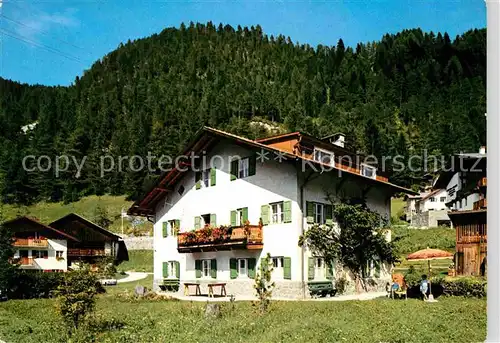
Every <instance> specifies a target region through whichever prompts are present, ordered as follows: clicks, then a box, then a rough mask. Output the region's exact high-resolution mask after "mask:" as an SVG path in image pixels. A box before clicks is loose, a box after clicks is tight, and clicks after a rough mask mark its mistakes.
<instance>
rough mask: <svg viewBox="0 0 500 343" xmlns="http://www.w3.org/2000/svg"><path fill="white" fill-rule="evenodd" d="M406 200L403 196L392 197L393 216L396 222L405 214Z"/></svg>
mask: <svg viewBox="0 0 500 343" xmlns="http://www.w3.org/2000/svg"><path fill="white" fill-rule="evenodd" d="M405 206H406V202H405V201H404V200H403V198H392V199H391V217H392V218H393V220H395V222H398V221H399V218H400V217H401V216H402V215H403V214H404V207H405Z"/></svg>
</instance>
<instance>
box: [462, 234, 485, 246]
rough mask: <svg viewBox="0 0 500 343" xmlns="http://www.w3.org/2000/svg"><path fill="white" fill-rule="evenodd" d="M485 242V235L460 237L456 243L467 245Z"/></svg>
mask: <svg viewBox="0 0 500 343" xmlns="http://www.w3.org/2000/svg"><path fill="white" fill-rule="evenodd" d="M486 242H487V235H484V236H480V235H473V236H465V235H464V236H461V237H458V239H457V243H458V244H467V243H486Z"/></svg>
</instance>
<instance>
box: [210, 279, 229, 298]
mask: <svg viewBox="0 0 500 343" xmlns="http://www.w3.org/2000/svg"><path fill="white" fill-rule="evenodd" d="M214 287H220V295H221V296H223V297H225V296H227V293H226V284H225V283H223V282H219V283H209V284H208V296H209V297H211V298H213V297H214Z"/></svg>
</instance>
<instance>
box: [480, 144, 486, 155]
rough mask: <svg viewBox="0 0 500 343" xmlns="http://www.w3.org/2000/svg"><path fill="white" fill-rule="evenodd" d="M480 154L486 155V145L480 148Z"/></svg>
mask: <svg viewBox="0 0 500 343" xmlns="http://www.w3.org/2000/svg"><path fill="white" fill-rule="evenodd" d="M479 153H480V154H482V155H484V154H486V147H485V146H484V145H483V146H482V147H480V148H479Z"/></svg>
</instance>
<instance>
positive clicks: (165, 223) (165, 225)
mask: <svg viewBox="0 0 500 343" xmlns="http://www.w3.org/2000/svg"><path fill="white" fill-rule="evenodd" d="M167 236H168V222H163V237H167Z"/></svg>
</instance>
